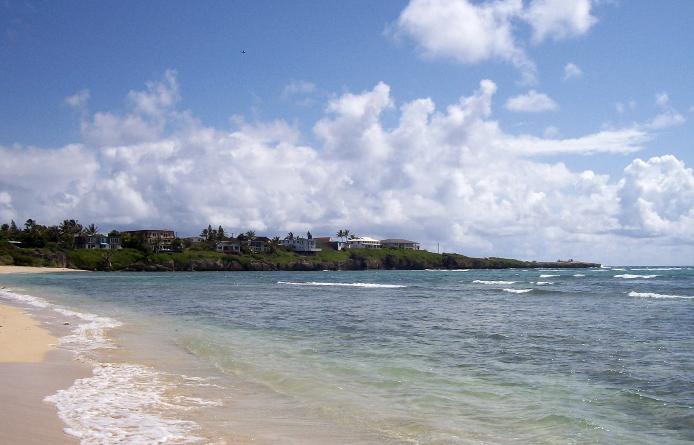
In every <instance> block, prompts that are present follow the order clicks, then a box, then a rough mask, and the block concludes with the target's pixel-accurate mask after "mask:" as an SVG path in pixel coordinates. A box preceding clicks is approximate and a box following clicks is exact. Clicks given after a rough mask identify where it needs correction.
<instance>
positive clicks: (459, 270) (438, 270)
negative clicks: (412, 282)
mask: <svg viewBox="0 0 694 445" xmlns="http://www.w3.org/2000/svg"><path fill="white" fill-rule="evenodd" d="M424 270H425V271H426V272H470V269H424Z"/></svg>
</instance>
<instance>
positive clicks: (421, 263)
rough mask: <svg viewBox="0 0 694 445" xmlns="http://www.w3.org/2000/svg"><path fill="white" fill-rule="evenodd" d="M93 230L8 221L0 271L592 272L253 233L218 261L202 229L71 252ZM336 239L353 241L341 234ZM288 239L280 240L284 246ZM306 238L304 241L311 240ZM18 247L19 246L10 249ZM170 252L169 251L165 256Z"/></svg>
mask: <svg viewBox="0 0 694 445" xmlns="http://www.w3.org/2000/svg"><path fill="white" fill-rule="evenodd" d="M98 230H99V229H98V227H96V226H95V225H94V224H91V225H89V226H87V227H86V228H85V227H83V226H82V225H81V224H79V222H77V221H76V220H65V221H63V222H62V223H61V224H59V225H58V226H42V225H39V224H37V223H36V222H35V221H34V220H31V219H30V220H27V221H26V223H25V224H24V229H21V230H20V229H19V228H18V227H17V225H16V224H15V223H14V221H12V222H11V224H3V225H2V226H0V265H12V264H14V265H18V266H45V267H71V268H76V269H86V270H103V271H118V270H132V271H184V270H324V269H330V270H363V269H482V268H488V269H505V268H513V267H517V268H537V267H562V268H575V267H592V266H599V265H598V264H592V263H581V262H556V263H555V262H552V263H538V262H528V261H520V260H514V259H507V258H494V257H492V258H471V257H467V256H464V255H459V254H454V253H443V254H438V253H432V252H427V251H424V250H403V249H391V248H383V249H351V250H343V251H338V250H335V249H334V248H333V247H332V246H331V245H330V244H329V243H326V242H321V243H319V244H318V247H320V248H321V249H322V251H320V252H315V253H312V254H308V255H306V254H298V253H295V252H292V251H289V250H287V249H286V248H285V247H283V246H282V245H281V243H280V239H279V238H278V237H275V238H273V239H271V240H269V241H268V240H267V238H265V240H266V241H267V244H266V248H267V251H266V252H264V253H253V252H252V251H251V243H252V242H253V241H254V240H256V239H258V237H256V235H255V232H253V231H247V232H246V233H244V234H242V235H240V236H238V237H237V238H234V240H236V241H238V242H239V243H240V247H241V253H239V254H224V253H218V252H217V251H216V250H215V246H216V243H217V242H218V241H226V240H229V239H230V238H228V237H227V236H225V232H224V229H223V228H222V227H221V226H219V227H218V228H217V229H213V228H212V226H211V225H210V226H208V228H207V229H204V230H203V231H202V233H201V238H202V239H201V241H199V242H194V241H192V240H181V239H178V238H176V239H175V240H173V242H171V243H170V245H169V247H168V248H167V249H165V250H167V251H163V250H162V249H161V247H160V244H159V241H156V242H155V243H152V242H151V241H149V242H148V241H147V240H145V239H144V238H143V237H142V236H141V235H130V234H123V235H121V234H119V233H118V232H111V233H109V235H110V236H121V241H122V246H123V249H118V250H110V249H75V246H74V240H75V236H76V235H95V234H97V233H98ZM337 235H338V237H341V238H342V239H346V238H347V237H350V236H353V235H351V234H350V232H349V230H347V229H343V230H340V231H339V232H338V233H337ZM293 236H294V234H293V233H290V234H289V235H288V236H287V237H288V238H290V239H291V237H293ZM310 236H311V235H310V232H309V233H307V237H310ZM17 242H19V244H18V243H17ZM19 246H21V247H19ZM168 250H172V251H168Z"/></svg>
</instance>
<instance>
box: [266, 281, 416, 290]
mask: <svg viewBox="0 0 694 445" xmlns="http://www.w3.org/2000/svg"><path fill="white" fill-rule="evenodd" d="M277 284H289V285H291V286H341V287H365V288H385V289H396V288H403V287H407V286H404V285H402V284H378V283H331V282H319V281H302V282H296V281H278V282H277Z"/></svg>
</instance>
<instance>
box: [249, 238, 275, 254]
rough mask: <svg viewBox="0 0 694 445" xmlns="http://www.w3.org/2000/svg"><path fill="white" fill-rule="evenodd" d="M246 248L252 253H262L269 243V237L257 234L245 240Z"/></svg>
mask: <svg viewBox="0 0 694 445" xmlns="http://www.w3.org/2000/svg"><path fill="white" fill-rule="evenodd" d="M246 242H247V243H248V249H249V250H250V251H251V252H253V253H262V252H266V251H267V245H268V244H269V243H270V238H268V237H266V236H257V237H254V238H251V239H248V240H246Z"/></svg>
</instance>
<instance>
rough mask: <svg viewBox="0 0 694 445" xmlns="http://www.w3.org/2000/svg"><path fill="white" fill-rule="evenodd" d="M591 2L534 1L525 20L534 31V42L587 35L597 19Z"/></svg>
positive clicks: (525, 15)
mask: <svg viewBox="0 0 694 445" xmlns="http://www.w3.org/2000/svg"><path fill="white" fill-rule="evenodd" d="M591 6H592V5H591V0H533V1H532V2H531V3H530V6H529V7H528V8H527V10H526V11H525V13H524V18H525V20H527V22H528V23H529V24H530V26H531V27H532V30H533V41H534V42H536V43H539V42H541V41H543V40H545V39H547V38H552V39H556V40H559V39H565V38H568V37H576V36H580V35H582V34H585V33H586V32H587V31H588V30H589V29H590V28H591V26H593V25H594V24H595V23H596V22H597V19H596V18H595V17H594V16H593V15H592V14H591Z"/></svg>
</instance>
